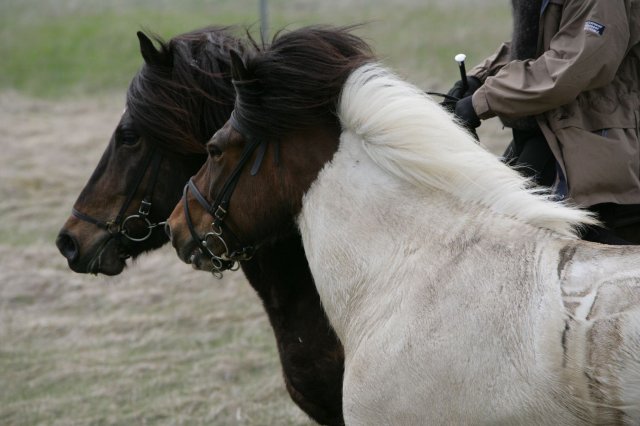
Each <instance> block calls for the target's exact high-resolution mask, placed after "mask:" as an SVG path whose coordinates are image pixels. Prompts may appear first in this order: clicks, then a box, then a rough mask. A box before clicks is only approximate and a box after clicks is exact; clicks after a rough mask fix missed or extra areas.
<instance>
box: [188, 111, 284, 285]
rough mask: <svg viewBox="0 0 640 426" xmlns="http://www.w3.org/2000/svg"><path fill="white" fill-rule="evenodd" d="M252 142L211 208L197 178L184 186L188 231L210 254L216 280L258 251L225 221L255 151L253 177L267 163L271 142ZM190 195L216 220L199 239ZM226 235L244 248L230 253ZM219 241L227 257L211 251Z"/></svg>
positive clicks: (234, 122)
mask: <svg viewBox="0 0 640 426" xmlns="http://www.w3.org/2000/svg"><path fill="white" fill-rule="evenodd" d="M229 121H230V124H231V127H233V128H234V129H235V130H236V131H238V132H240V133H242V134H247V133H246V132H242V131H241V130H242V127H241V126H240V125H239V123H238V120H237V119H236V117H235V114H234V113H232V114H231V118H230V119H229ZM248 140H249V143H248V144H247V145H246V146H245V148H244V150H243V151H242V155H241V156H240V161H238V164H236V166H235V168H234V169H233V171H232V172H231V175H229V177H228V178H227V180H226V182H225V183H224V185H223V186H222V189H221V191H220V193H219V194H218V196H217V197H216V199H215V201H214V202H213V203H211V204H210V203H209V202H208V201H207V199H206V198H205V197H204V196H203V195H202V193H201V192H200V190H199V189H198V188H197V186H196V185H195V183H194V182H193V178H191V179H189V182H187V184H186V185H185V186H184V192H183V197H182V200H183V208H184V214H185V218H186V222H187V227H188V228H189V232H190V233H191V237H192V238H193V240H194V241H196V242H198V245H199V249H200V250H201V253H203V254H206V255H207V256H209V257H210V258H211V263H212V268H211V273H212V274H213V275H214V276H215V277H216V278H222V272H223V271H226V270H230V271H235V270H237V269H238V268H239V267H240V265H239V264H238V262H240V261H245V260H250V259H251V258H252V257H253V254H254V253H255V248H254V247H253V246H250V245H243V244H242V243H241V241H240V239H239V238H238V237H237V236H236V235H235V234H234V233H233V232H232V231H231V229H230V228H229V226H228V225H226V224H225V223H224V219H225V218H226V216H227V212H228V209H229V203H230V201H231V196H232V195H233V191H234V190H235V188H236V185H237V183H238V180H239V179H240V173H241V172H242V170H243V169H244V167H245V166H246V165H247V163H248V162H249V160H250V159H251V156H252V155H253V153H254V151H256V150H257V156H256V159H255V162H254V163H253V166H252V167H251V170H250V173H251V176H255V175H256V174H257V173H258V171H259V170H260V166H261V165H262V161H263V160H264V156H265V153H266V151H267V144H268V143H267V141H259V140H258V139H256V138H249V139H248ZM277 160H278V159H277V158H276V161H277ZM189 192H191V193H192V194H193V196H194V197H195V199H196V201H198V203H199V204H200V206H202V208H203V209H204V210H205V211H206V212H207V213H208V214H209V215H211V216H212V217H213V222H212V223H211V231H210V232H208V233H206V234H205V235H204V236H199V235H198V232H197V231H196V229H195V226H194V225H193V221H192V220H191V213H190V211H189V201H188V195H189ZM223 233H226V234H228V235H229V236H231V238H233V239H234V240H235V241H236V242H237V243H239V244H238V245H239V246H240V247H242V248H240V249H238V250H234V251H232V252H229V245H228V244H227V241H225V239H224V237H223ZM216 241H217V242H218V243H220V244H221V245H222V247H224V253H222V254H221V255H216V254H215V253H213V251H212V250H211V249H209V247H210V245H209V243H210V242H212V243H213V242H216Z"/></svg>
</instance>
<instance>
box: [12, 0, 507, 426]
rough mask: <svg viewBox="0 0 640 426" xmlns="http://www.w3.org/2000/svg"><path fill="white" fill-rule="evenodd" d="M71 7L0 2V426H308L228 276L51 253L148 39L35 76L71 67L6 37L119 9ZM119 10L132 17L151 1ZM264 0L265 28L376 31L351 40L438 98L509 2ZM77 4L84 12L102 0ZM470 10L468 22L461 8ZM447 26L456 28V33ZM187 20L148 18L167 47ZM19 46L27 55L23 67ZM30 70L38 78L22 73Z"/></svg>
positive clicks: (230, 13)
mask: <svg viewBox="0 0 640 426" xmlns="http://www.w3.org/2000/svg"><path fill="white" fill-rule="evenodd" d="M31 3H33V1H26V0H25V2H24V4H31ZM80 3H82V2H76V1H72V0H49V1H47V2H43V3H42V5H43V6H42V8H43V11H41V12H42V13H44V14H45V15H46V13H48V12H47V11H48V10H49V11H52V10H56V11H57V15H56V14H53V13H52V12H51V16H44V17H38V16H37V12H33V11H30V12H28V13H27V12H26V11H25V10H26V9H24V10H23V9H22V8H21V7H19V5H20V4H23V3H20V2H17V1H15V0H7V3H6V4H4V5H0V16H2V18H0V21H1V22H0V23H2V24H3V25H4V26H3V29H2V30H0V36H2V39H3V41H2V42H0V56H1V57H3V60H4V62H5V65H0V218H1V221H0V425H64V426H67V425H199V424H202V425H306V424H311V423H310V421H309V420H308V419H307V417H306V416H305V415H304V414H303V413H302V412H301V411H300V410H299V409H298V408H297V407H296V406H295V405H294V404H293V403H292V402H291V401H290V399H289V397H288V395H287V394H286V391H285V390H284V385H283V382H282V378H281V371H280V366H279V362H278V359H277V354H276V349H275V344H274V338H273V335H272V333H271V329H270V327H269V324H268V322H267V319H266V316H265V315H264V312H263V309H262V307H261V305H260V302H259V300H258V298H257V297H256V296H255V294H254V293H253V291H252V290H251V288H250V287H249V285H248V284H247V283H246V281H245V279H244V277H243V276H242V274H241V273H239V272H236V273H229V274H227V275H225V278H224V279H223V280H215V279H214V278H213V277H211V276H209V275H208V274H206V273H202V272H195V271H192V270H191V269H190V268H189V267H188V266H187V265H184V264H182V263H180V262H179V260H178V259H177V258H176V257H175V255H174V254H173V252H172V250H170V249H169V248H168V247H165V248H164V249H162V250H159V251H157V252H154V253H151V254H148V255H145V256H143V257H142V258H141V259H139V260H138V261H137V262H135V263H134V264H133V265H130V266H129V267H128V268H127V269H126V270H125V272H124V273H123V274H122V275H120V276H117V277H102V276H97V277H96V276H86V275H79V274H75V273H73V272H72V271H70V270H69V269H68V268H67V265H66V261H65V260H64V259H63V258H62V256H60V255H59V254H58V252H57V249H56V248H55V245H54V240H55V235H56V233H57V231H58V229H59V227H60V226H61V225H62V224H63V223H64V221H65V220H66V217H67V215H68V214H69V211H70V208H71V206H72V204H73V202H74V200H75V198H76V196H77V194H78V193H79V191H80V189H81V188H82V186H83V185H84V182H85V181H86V179H87V178H88V176H89V175H90V173H91V171H92V170H93V168H94V166H95V164H96V163H97V161H98V159H99V157H100V155H101V153H102V150H103V149H104V147H105V146H106V143H107V141H108V139H109V136H110V134H111V132H112V130H113V128H114V126H115V124H116V122H117V121H118V118H119V115H120V113H121V111H122V108H123V105H124V92H125V88H126V81H127V80H128V79H130V78H131V76H132V75H133V72H134V70H135V67H137V66H139V60H138V59H137V57H136V56H135V49H136V45H135V38H134V33H135V31H136V30H137V29H139V27H140V26H141V25H145V26H147V27H149V28H152V29H153V22H146V23H145V22H144V20H141V21H140V22H138V21H135V20H133V22H132V20H126V19H124V18H123V19H124V22H125V24H126V25H125V24H122V20H120V21H119V22H120V24H118V25H120V26H123V25H125V27H126V28H124V30H123V31H126V33H127V34H131V37H130V38H131V43H130V44H131V46H126V47H125V46H123V47H122V48H123V49H130V50H131V51H132V52H133V54H134V56H133V59H130V58H129V57H126V58H123V59H122V63H123V64H126V65H127V66H129V63H130V62H131V63H132V64H133V67H134V68H133V69H130V68H126V67H125V69H124V71H123V70H119V59H118V58H111V59H110V61H108V62H105V64H106V65H104V66H105V67H106V66H109V67H111V68H110V70H112V71H111V74H113V75H115V76H116V77H117V78H116V77H114V80H113V81H111V80H106V81H103V80H100V81H92V80H91V79H90V78H87V80H82V81H80V80H78V81H77V82H76V81H75V80H74V81H65V80H64V78H62V77H60V79H56V80H47V79H48V78H49V77H48V76H49V75H51V76H55V74H56V70H55V69H54V68H55V67H57V66H59V67H68V69H67V73H71V74H72V75H75V74H73V73H74V72H76V71H74V70H75V68H73V63H74V61H76V62H77V61H80V58H75V59H74V61H71V62H70V63H67V62H64V61H60V63H59V64H58V62H55V64H52V63H53V62H51V63H48V62H46V61H45V64H44V65H43V63H42V61H44V59H43V58H45V59H46V55H47V52H48V51H47V50H46V49H45V47H43V46H41V45H37V42H36V40H40V39H39V38H37V37H36V36H34V37H33V40H31V39H29V40H31V41H30V42H29V43H32V44H29V43H26V44H23V45H20V46H18V45H15V46H14V44H16V43H18V40H17V39H15V38H14V39H13V41H12V40H11V36H10V34H9V33H12V34H13V33H15V32H20V31H23V32H24V33H25V34H26V33H27V32H30V31H31V32H32V31H34V30H36V29H42V31H45V30H46V31H51V28H50V26H51V25H53V24H54V23H55V22H60V23H61V25H62V23H64V22H67V21H65V20H64V19H66V18H64V17H65V16H66V15H65V14H68V15H69V16H76V15H77V14H78V13H84V14H86V16H87V17H88V18H87V19H89V20H91V19H92V20H93V21H92V22H93V23H94V24H95V23H96V22H97V23H98V24H102V25H106V24H105V22H106V23H108V22H109V20H108V19H107V20H106V21H104V22H103V21H101V19H103V17H104V16H107V18H109V17H113V16H118V14H119V13H122V14H123V16H124V14H125V12H126V10H125V12H122V11H121V10H120V9H118V7H120V8H124V7H125V6H123V5H124V4H125V2H121V1H117V2H116V1H114V2H113V4H115V5H116V6H112V9H110V7H108V6H101V7H102V8H104V9H105V10H106V11H103V10H102V9H100V10H97V11H94V12H92V13H89V12H87V11H85V10H84V9H83V10H81V11H80V12H77V10H75V9H73V7H76V8H77V7H80V6H78V5H79V4H80ZM131 3H132V4H135V5H137V6H136V7H138V8H139V9H135V11H134V12H135V13H140V12H139V10H143V9H142V8H144V7H150V6H149V4H150V3H151V2H149V1H138V2H131ZM158 3H162V4H163V5H164V6H163V7H166V8H168V9H167V11H166V13H165V14H162V13H160V12H158V13H160V15H158V16H162V17H164V18H163V19H165V18H166V19H168V18H167V17H171V16H174V15H176V16H178V15H177V14H176V13H174V12H172V11H173V10H174V9H172V8H171V7H168V6H166V5H167V4H169V5H171V4H173V3H172V2H169V1H166V2H158ZM176 3H177V2H176ZM187 3H188V5H189V8H188V10H189V11H192V12H193V14H194V16H196V15H197V14H198V5H200V4H202V7H203V8H209V9H207V10H210V9H211V7H212V6H211V3H215V2H204V1H196V0H193V1H191V2H187ZM239 3H241V4H249V3H250V4H251V9H250V10H251V12H252V13H253V11H254V7H257V6H256V5H255V4H254V3H255V2H248V1H243V2H239ZM273 3H274V7H273V10H272V12H271V13H272V15H271V19H272V20H273V21H274V22H275V23H277V24H274V25H273V26H274V27H276V26H277V25H284V24H285V23H292V24H293V25H299V24H301V23H311V22H322V23H339V24H344V23H348V22H357V21H363V20H370V21H374V22H372V23H371V24H369V25H368V26H367V27H365V29H363V30H362V31H361V33H360V34H363V35H364V36H365V37H367V39H368V40H369V41H370V42H371V43H372V44H373V45H374V46H375V47H376V50H377V51H378V52H379V53H380V54H381V56H382V57H383V58H384V60H385V62H387V63H389V64H390V65H391V66H392V67H394V68H396V69H398V71H399V72H400V73H401V74H402V75H405V76H407V77H408V78H409V79H410V80H412V81H414V82H415V83H416V84H419V85H420V86H421V87H425V88H436V89H440V90H444V89H445V88H446V87H448V86H449V85H450V84H452V83H453V82H454V81H455V80H456V79H457V68H456V67H455V64H454V63H453V61H452V60H450V59H448V58H452V57H453V55H454V54H455V53H458V52H457V50H464V48H463V47H461V46H467V47H469V49H470V50H467V51H468V52H469V53H471V55H470V56H471V59H470V62H474V61H477V60H480V59H481V58H482V56H481V54H489V53H490V52H491V51H492V50H493V48H494V47H495V45H496V43H497V42H498V40H500V39H502V38H504V37H506V36H507V35H508V27H509V23H508V20H507V17H508V14H509V12H508V4H507V2H504V1H499V0H486V1H476V2H472V1H470V0H468V1H467V0H450V1H448V0H447V1H445V0H438V1H432V2H421V3H420V4H421V6H417V4H418V2H417V1H410V0H403V1H401V2H399V3H398V4H397V5H396V6H394V7H393V8H391V7H390V6H389V5H385V3H383V2H382V1H371V2H367V1H364V0H352V1H348V2H343V1H338V0H331V1H327V2H311V1H302V0H298V1H292V2H284V1H279V2H278V1H274V2H273ZM423 3H426V4H427V7H425V6H424V4H423ZM82 4H85V5H86V4H89V5H94V7H96V8H97V7H98V6H95V5H98V4H110V3H109V2H95V1H88V2H86V3H82ZM220 4H221V6H220V8H221V10H222V12H224V19H222V21H224V22H219V21H217V20H216V19H215V16H214V14H211V16H210V17H207V18H206V19H208V20H209V22H210V23H214V24H218V23H233V22H232V21H233V20H236V21H238V22H240V23H247V22H249V23H251V22H252V19H254V18H252V17H251V16H249V17H245V18H242V16H243V15H242V13H243V11H244V9H241V8H240V7H239V6H233V5H231V2H228V1H221V2H220ZM480 4H482V5H483V7H478V5H480ZM60 5H63V6H65V7H67V9H64V8H62V9H60V8H59V6H60ZM285 6H286V7H285ZM484 6H486V8H485V7H484ZM11 7H14V9H10V8H11ZM86 7H89V6H86ZM172 7H173V8H177V6H172ZM234 7H235V9H234ZM376 7H377V9H376ZM429 7H431V9H432V10H433V11H430V9H429ZM456 8H458V9H456ZM471 8H476V9H480V12H474V13H471V12H469V11H470V10H472V9H471ZM483 9H485V10H483ZM502 9H504V10H503V11H502V12H500V13H496V11H500V10H502ZM247 10H249V6H247ZM414 10H415V13H414V14H413V15H414V16H411V15H412V11H414ZM458 10H459V11H460V13H458V12H457V11H458ZM9 12H10V13H13V14H14V15H15V16H14V17H15V23H14V26H13V27H11V29H13V31H9V30H7V26H6V25H9V24H8V23H9V21H10V20H11V14H10V13H9ZM222 12H221V13H222ZM34 13H35V14H36V15H33V14H34ZM74 13H75V14H76V15H74ZM163 13H164V12H163ZM172 13H173V14H174V15H172ZM246 13H247V15H249V13H248V12H246ZM104 14H106V15H104ZM459 15H462V16H464V17H466V22H467V25H464V26H458V27H456V26H455V22H454V20H455V18H456V16H459ZM60 16H63V18H64V19H63V18H60ZM136 16H137V15H136ZM152 16H153V19H156V15H152ZM180 16H182V15H180ZM188 16H190V15H186V18H185V19H184V20H181V21H180V22H179V25H178V24H176V26H175V28H174V27H172V26H170V25H165V24H164V23H162V22H164V21H162V20H158V21H157V22H158V24H159V26H161V27H162V28H169V29H167V30H164V29H163V30H158V32H159V33H160V34H161V35H163V36H165V37H167V38H168V37H170V36H171V35H173V34H175V33H177V32H178V31H183V30H187V29H190V28H195V27H198V26H201V25H202V24H204V23H205V22H203V18H202V16H200V20H199V21H197V22H193V24H192V26H187V27H185V25H187V24H188V22H190V20H189V19H187V18H188ZM336 16H338V17H337V18H336ZM472 17H473V19H472ZM104 19H106V18H104ZM109 19H111V18H109ZM114 19H115V18H114ZM420 19H422V23H421V21H420ZM56 20H58V21H56ZM69 22H70V21H69ZM5 24H6V25H5ZM47 25H49V26H47ZM96 25H97V24H96ZM43 28H44V29H43ZM170 30H172V31H171V32H164V31H170ZM46 31H45V32H43V35H42V37H46V36H47V34H48V33H46ZM69 31H70V30H69ZM447 31H450V33H449V34H448V33H447ZM65 34H68V36H69V37H71V35H69V34H71V32H68V33H65ZM7 37H9V41H7ZM125 39H127V40H128V38H126V37H125ZM40 41H42V40H40ZM71 44H73V43H71ZM74 46H75V45H74ZM456 46H458V47H460V48H456ZM76 47H77V46H76ZM444 47H447V49H445V48H444ZM74 48H75V47H74ZM78 48H79V47H78ZM92 48H93V49H100V48H101V45H95V46H92ZM30 49H31V50H34V51H35V53H33V55H34V56H33V58H36V59H33V58H32V59H30V58H29V57H28V56H25V55H27V53H25V52H27V51H30ZM69 49H71V47H69ZM18 50H20V52H18V53H17V51H18ZM23 51H25V52H23ZM66 54H67V55H71V56H73V55H74V54H77V55H81V52H76V51H74V50H73V49H71V50H69V51H68V52H67V53H66ZM58 59H59V58H58ZM58 59H56V60H58ZM7 60H8V61H9V62H11V64H13V65H11V64H8V63H7V62H6V61H7ZM21 61H24V63H23V64H22V65H20V66H18V65H19V64H20V63H22V62H21ZM29 61H35V62H34V63H33V68H38V67H44V69H41V70H32V69H31V67H30V66H28V65H29V64H30V62H29ZM50 61H53V59H51V60H50ZM96 63H98V64H101V62H100V61H99V60H98V59H96ZM25 64H26V65H25ZM3 67H4V68H3ZM12 67H13V68H12ZM47 67H48V68H47ZM96 68H98V66H96ZM99 71H100V70H98V69H96V70H95V72H96V73H99ZM83 72H84V73H91V72H92V71H91V69H88V71H83V70H81V71H78V73H79V74H78V77H77V79H81V78H82V75H83V74H82V73H83ZM29 73H31V74H29ZM62 74H64V75H67V74H65V73H62ZM52 78H53V77H52ZM101 78H102V77H101ZM123 81H124V83H123ZM52 86H55V87H53V88H52ZM481 137H482V139H483V140H484V141H485V142H486V143H487V145H488V146H489V147H490V148H491V149H492V150H494V151H495V152H499V151H500V150H501V149H502V147H503V146H504V144H505V141H506V138H507V134H506V132H504V131H501V129H500V127H499V125H498V124H497V123H488V124H486V125H484V126H483V128H482V132H481Z"/></svg>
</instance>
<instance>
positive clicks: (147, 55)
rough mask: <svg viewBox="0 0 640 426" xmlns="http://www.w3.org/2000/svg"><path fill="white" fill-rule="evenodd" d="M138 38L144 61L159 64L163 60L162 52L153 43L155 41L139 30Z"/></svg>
mask: <svg viewBox="0 0 640 426" xmlns="http://www.w3.org/2000/svg"><path fill="white" fill-rule="evenodd" d="M137 34H138V40H139V41H140V53H141V54H142V57H143V58H144V61H145V62H146V63H147V64H149V65H157V64H159V63H160V62H161V54H160V51H158V49H156V47H155V46H154V45H153V42H152V41H151V39H150V38H149V37H147V35H146V34H145V33H143V32H142V31H138V32H137Z"/></svg>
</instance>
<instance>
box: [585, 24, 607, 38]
mask: <svg viewBox="0 0 640 426" xmlns="http://www.w3.org/2000/svg"><path fill="white" fill-rule="evenodd" d="M584 30H585V31H586V32H588V33H594V34H597V35H599V36H601V35H602V34H603V33H604V30H605V26H604V25H602V24H600V23H598V22H596V21H587V22H585V23H584Z"/></svg>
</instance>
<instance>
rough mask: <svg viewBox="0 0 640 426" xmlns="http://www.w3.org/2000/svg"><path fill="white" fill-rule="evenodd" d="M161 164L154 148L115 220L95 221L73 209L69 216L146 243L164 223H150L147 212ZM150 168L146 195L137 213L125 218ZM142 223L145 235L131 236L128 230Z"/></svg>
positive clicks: (159, 156)
mask: <svg viewBox="0 0 640 426" xmlns="http://www.w3.org/2000/svg"><path fill="white" fill-rule="evenodd" d="M161 162H162V155H161V154H160V153H159V152H158V151H157V150H156V149H155V148H154V149H153V150H152V151H151V152H150V153H149V155H148V156H147V158H146V159H145V166H144V167H143V168H141V169H139V171H138V175H137V176H136V180H135V185H134V186H133V187H131V190H130V191H129V193H128V194H127V198H126V199H125V201H124V203H123V204H122V207H120V211H119V212H118V214H117V215H116V217H115V219H113V220H109V221H106V222H105V221H101V220H99V219H96V218H94V217H92V216H90V215H88V214H85V213H82V212H80V211H78V210H77V209H76V208H75V207H74V208H73V209H72V210H71V214H72V215H73V216H75V217H76V218H78V219H80V220H83V221H85V222H88V223H91V224H93V225H95V226H97V227H98V228H100V229H104V230H105V231H107V232H108V233H109V234H111V235H112V236H118V235H121V236H123V237H124V238H126V239H128V240H130V241H134V242H142V241H146V240H148V239H149V238H150V237H151V234H152V233H153V230H154V229H155V228H157V227H159V226H163V225H164V224H165V222H158V223H151V221H150V220H149V217H148V216H149V212H150V211H151V200H152V198H153V191H154V189H155V186H156V181H157V179H158V173H159V171H160V163H161ZM150 167H151V184H150V185H149V188H148V190H147V193H146V194H145V196H144V197H143V198H142V201H141V202H140V207H139V208H138V213H136V214H132V215H129V216H127V217H125V214H126V212H127V209H128V208H129V205H130V204H131V201H133V197H134V196H135V194H136V192H137V191H138V187H139V186H140V184H141V183H142V180H143V179H144V176H145V175H146V173H147V170H148V169H149V168H150ZM136 221H141V222H143V224H144V226H145V227H146V233H145V234H144V235H143V236H139V237H137V236H134V235H132V234H131V231H130V228H131V226H132V225H133V224H134V223H135V222H136Z"/></svg>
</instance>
